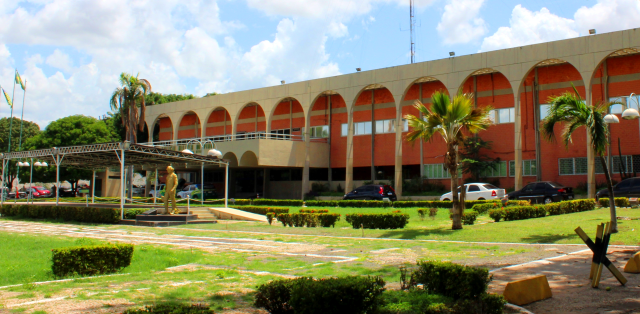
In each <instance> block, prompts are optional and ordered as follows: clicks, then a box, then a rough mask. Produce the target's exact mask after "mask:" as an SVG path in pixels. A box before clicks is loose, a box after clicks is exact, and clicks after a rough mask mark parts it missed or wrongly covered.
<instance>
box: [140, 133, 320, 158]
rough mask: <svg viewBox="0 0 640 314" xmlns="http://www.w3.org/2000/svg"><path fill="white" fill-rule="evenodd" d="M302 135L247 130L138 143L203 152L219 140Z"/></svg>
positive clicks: (287, 138)
mask: <svg viewBox="0 0 640 314" xmlns="http://www.w3.org/2000/svg"><path fill="white" fill-rule="evenodd" d="M304 137H305V136H304V135H291V134H279V133H266V132H247V133H242V134H229V135H216V136H207V137H204V138H188V139H180V140H170V141H156V142H146V143H138V144H140V145H146V146H152V147H158V148H164V149H169V150H175V151H183V150H185V149H189V150H190V151H192V152H194V153H200V154H203V153H204V154H205V155H206V152H208V151H209V150H210V149H212V148H215V143H219V142H233V141H246V140H255V139H261V140H279V141H297V142H303V141H304ZM311 142H319V143H326V142H327V139H326V138H311Z"/></svg>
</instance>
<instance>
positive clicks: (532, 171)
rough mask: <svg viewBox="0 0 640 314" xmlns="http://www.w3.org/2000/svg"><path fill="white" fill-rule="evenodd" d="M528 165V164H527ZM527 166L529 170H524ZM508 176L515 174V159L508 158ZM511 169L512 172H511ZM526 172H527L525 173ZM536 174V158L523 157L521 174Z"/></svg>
mask: <svg viewBox="0 0 640 314" xmlns="http://www.w3.org/2000/svg"><path fill="white" fill-rule="evenodd" d="M532 164H533V167H531V165H532ZM527 165H528V166H527ZM527 168H529V171H525V169H527ZM508 170H509V176H510V177H515V176H516V161H515V160H509V169H508ZM512 170H513V173H512ZM527 172H528V173H529V174H527ZM536 175H537V173H536V160H535V159H525V160H523V161H522V176H523V177H535V176H536Z"/></svg>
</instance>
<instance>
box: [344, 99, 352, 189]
mask: <svg viewBox="0 0 640 314" xmlns="http://www.w3.org/2000/svg"><path fill="white" fill-rule="evenodd" d="M348 116H349V122H348V129H349V132H348V134H347V169H346V177H345V183H344V191H345V193H349V192H351V190H353V108H352V109H351V110H349V113H348Z"/></svg>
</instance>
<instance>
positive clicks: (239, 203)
mask: <svg viewBox="0 0 640 314" xmlns="http://www.w3.org/2000/svg"><path fill="white" fill-rule="evenodd" d="M231 200H232V199H231V198H230V199H229V200H228V202H227V203H228V204H229V205H233V206H242V205H251V200H250V199H237V198H236V199H233V200H234V201H233V202H232V201H231ZM205 203H206V204H213V205H220V204H224V199H221V200H215V201H205Z"/></svg>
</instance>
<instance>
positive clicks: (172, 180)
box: [164, 166, 179, 215]
mask: <svg viewBox="0 0 640 314" xmlns="http://www.w3.org/2000/svg"><path fill="white" fill-rule="evenodd" d="M167 172H168V173H169V174H168V175H167V183H166V186H165V194H164V213H165V214H169V215H171V214H178V213H179V212H178V210H177V209H176V188H177V187H178V176H177V175H176V174H175V173H174V170H173V167H171V166H168V167H167ZM169 199H171V205H172V210H171V211H169Z"/></svg>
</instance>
